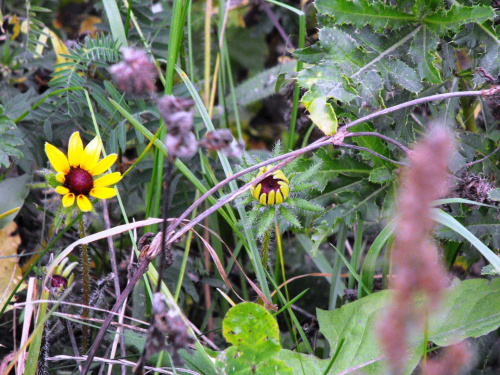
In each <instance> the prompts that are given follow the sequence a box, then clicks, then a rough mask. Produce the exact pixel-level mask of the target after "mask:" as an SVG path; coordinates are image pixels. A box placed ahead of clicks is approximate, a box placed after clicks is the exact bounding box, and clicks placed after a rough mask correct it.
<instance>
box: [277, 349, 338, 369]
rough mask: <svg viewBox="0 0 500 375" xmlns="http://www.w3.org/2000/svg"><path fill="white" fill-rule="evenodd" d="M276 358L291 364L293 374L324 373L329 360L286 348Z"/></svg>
mask: <svg viewBox="0 0 500 375" xmlns="http://www.w3.org/2000/svg"><path fill="white" fill-rule="evenodd" d="M276 358H279V359H281V360H282V361H283V362H285V363H286V364H287V365H288V366H291V367H292V369H293V375H304V374H308V375H309V374H310V375H313V374H314V375H316V374H317V375H320V374H323V372H324V371H325V370H326V368H327V366H328V362H329V361H328V360H327V359H320V358H318V357H316V356H314V355H306V354H302V353H297V352H292V351H290V350H286V349H281V350H280V352H279V353H278V354H277V356H276ZM331 374H333V373H331Z"/></svg>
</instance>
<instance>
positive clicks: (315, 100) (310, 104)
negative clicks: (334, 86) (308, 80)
mask: <svg viewBox="0 0 500 375" xmlns="http://www.w3.org/2000/svg"><path fill="white" fill-rule="evenodd" d="M302 103H303V104H304V106H305V107H306V109H307V110H308V111H309V117H310V118H311V120H312V122H313V123H314V124H315V125H316V126H317V127H318V128H320V130H321V131H322V132H323V133H325V134H326V135H333V134H335V133H336V132H337V127H338V121H337V115H336V114H335V111H334V109H333V107H332V105H331V104H330V103H328V98H327V97H324V96H318V95H316V94H313V93H312V92H311V91H308V92H306V93H305V94H304V96H303V97H302Z"/></svg>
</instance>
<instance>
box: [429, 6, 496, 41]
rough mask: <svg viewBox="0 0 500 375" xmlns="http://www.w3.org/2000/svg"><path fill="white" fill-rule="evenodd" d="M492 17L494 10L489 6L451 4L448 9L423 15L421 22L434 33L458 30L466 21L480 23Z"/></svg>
mask: <svg viewBox="0 0 500 375" xmlns="http://www.w3.org/2000/svg"><path fill="white" fill-rule="evenodd" d="M494 17H495V11H494V10H493V8H491V7H490V6H485V5H474V6H473V7H466V6H461V5H458V4H453V5H452V6H451V8H450V9H449V10H445V9H440V10H439V11H437V12H436V13H434V14H432V15H430V16H427V17H425V18H424V19H423V20H422V22H423V23H424V24H425V25H426V26H427V27H428V28H429V30H431V31H433V32H435V33H436V34H445V33H446V32H448V31H454V32H458V31H459V28H460V26H462V25H465V24H467V23H479V24H480V23H483V22H484V21H486V20H493V18H494Z"/></svg>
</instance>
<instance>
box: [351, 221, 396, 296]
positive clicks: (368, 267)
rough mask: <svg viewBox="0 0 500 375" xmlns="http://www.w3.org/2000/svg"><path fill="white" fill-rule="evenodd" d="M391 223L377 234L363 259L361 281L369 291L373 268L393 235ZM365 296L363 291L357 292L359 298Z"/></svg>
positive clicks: (371, 287) (371, 286)
mask: <svg viewBox="0 0 500 375" xmlns="http://www.w3.org/2000/svg"><path fill="white" fill-rule="evenodd" d="M393 225H394V224H393V223H389V224H388V225H386V226H385V228H384V229H382V231H381V232H380V233H379V235H378V236H377V238H375V241H373V243H372V245H371V246H370V248H369V249H368V253H367V254H366V257H365V262H364V263H363V268H362V270H361V280H362V281H363V284H364V285H365V286H366V288H367V289H368V290H369V291H370V293H371V291H372V289H373V277H374V276H375V267H376V265H377V259H378V257H379V255H380V252H381V251H382V249H383V247H384V245H385V244H386V243H387V241H388V240H389V239H390V238H391V236H392V235H393V231H394V228H393ZM364 295H365V292H364V290H360V291H359V296H360V297H363V296H364Z"/></svg>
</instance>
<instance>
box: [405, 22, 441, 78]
mask: <svg viewBox="0 0 500 375" xmlns="http://www.w3.org/2000/svg"><path fill="white" fill-rule="evenodd" d="M438 44H439V38H437V37H436V36H434V35H433V34H431V33H430V32H429V30H428V29H427V28H426V27H422V28H421V29H420V31H419V32H418V34H417V35H415V37H414V38H413V41H412V43H411V47H410V51H409V53H410V55H411V56H412V58H413V60H414V61H415V63H416V64H417V72H418V75H419V76H420V78H421V79H425V80H427V81H428V82H430V83H440V82H441V75H440V73H439V70H438V69H437V68H436V65H435V64H436V61H437V58H436V49H437V46H438Z"/></svg>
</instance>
